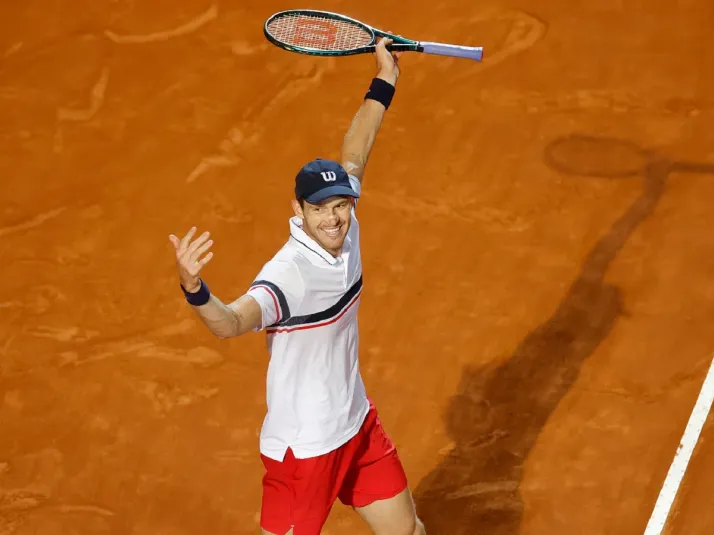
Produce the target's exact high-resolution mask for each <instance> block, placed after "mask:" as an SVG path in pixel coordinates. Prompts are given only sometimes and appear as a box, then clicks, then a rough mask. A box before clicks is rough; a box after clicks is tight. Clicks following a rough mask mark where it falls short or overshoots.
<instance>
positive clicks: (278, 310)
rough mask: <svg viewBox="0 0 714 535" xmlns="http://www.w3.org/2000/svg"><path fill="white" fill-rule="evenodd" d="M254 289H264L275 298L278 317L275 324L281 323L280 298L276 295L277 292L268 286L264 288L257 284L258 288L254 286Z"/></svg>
mask: <svg viewBox="0 0 714 535" xmlns="http://www.w3.org/2000/svg"><path fill="white" fill-rule="evenodd" d="M253 288H262V289H263V290H265V291H266V292H268V293H269V294H270V297H272V298H273V303H274V304H275V313H276V314H277V315H278V319H277V320H275V322H274V323H277V322H279V321H280V307H279V306H278V297H277V296H276V295H275V292H273V290H271V289H270V288H269V287H268V286H264V285H263V284H257V285H256V286H253Z"/></svg>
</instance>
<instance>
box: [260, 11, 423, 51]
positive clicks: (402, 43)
mask: <svg viewBox="0 0 714 535" xmlns="http://www.w3.org/2000/svg"><path fill="white" fill-rule="evenodd" d="M286 15H306V16H310V17H312V16H315V15H319V16H321V17H324V18H326V19H332V20H339V21H343V22H347V23H349V24H354V25H355V26H359V27H360V28H362V29H364V30H365V31H366V32H368V33H369V34H370V35H371V36H372V40H371V42H370V44H369V45H365V46H361V47H358V48H353V49H350V50H320V49H318V48H310V47H301V46H293V45H289V44H287V43H284V42H282V41H279V40H277V39H276V38H275V37H273V36H272V35H271V34H270V32H269V31H268V25H269V24H270V23H271V22H272V21H273V20H275V19H277V18H279V17H284V16H286ZM263 33H264V34H265V38H266V39H267V40H268V41H270V42H271V43H273V44H274V45H275V46H277V47H279V48H282V49H284V50H287V51H289V52H297V53H298V54H306V55H309V56H323V57H326V56H354V55H356V54H370V53H373V52H374V50H375V48H376V46H377V45H376V42H377V37H386V38H387V39H392V41H393V42H392V44H390V45H387V50H389V51H390V52H423V51H424V47H423V46H422V45H421V43H419V42H418V41H413V40H411V39H406V38H404V37H400V36H398V35H393V34H390V33H387V32H383V31H382V30H378V29H376V28H373V27H371V26H370V25H368V24H365V23H364V22H361V21H359V20H357V19H353V18H352V17H348V16H346V15H341V14H339V13H333V12H331V11H320V10H317V9H289V10H285V11H279V12H278V13H274V14H273V15H271V16H270V17H269V18H268V20H266V21H265V24H264V25H263Z"/></svg>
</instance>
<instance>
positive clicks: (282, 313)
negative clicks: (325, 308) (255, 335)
mask: <svg viewBox="0 0 714 535" xmlns="http://www.w3.org/2000/svg"><path fill="white" fill-rule="evenodd" d="M246 293H247V295H250V296H251V297H252V298H253V299H255V300H256V301H257V302H258V305H260V309H261V310H262V313H263V320H262V324H261V325H260V327H259V328H257V329H254V330H255V331H262V330H263V329H265V328H266V327H270V326H272V325H275V324H278V323H281V322H283V321H286V320H288V319H289V318H290V317H291V316H292V315H293V314H294V313H295V311H297V310H298V308H299V307H300V303H301V302H302V299H303V296H304V295H305V285H304V283H303V280H302V277H301V276H300V272H299V271H298V268H297V266H296V265H295V264H294V263H292V262H287V261H284V260H271V261H270V262H268V263H267V264H265V265H264V266H263V268H262V269H261V270H260V272H259V273H258V276H257V277H256V278H255V280H254V281H253V283H252V284H251V285H250V288H249V289H248V291H247V292H246Z"/></svg>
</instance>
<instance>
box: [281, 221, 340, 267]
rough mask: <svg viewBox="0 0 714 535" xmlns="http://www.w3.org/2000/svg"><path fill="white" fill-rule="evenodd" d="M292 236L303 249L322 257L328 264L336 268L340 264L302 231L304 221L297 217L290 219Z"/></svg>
mask: <svg viewBox="0 0 714 535" xmlns="http://www.w3.org/2000/svg"><path fill="white" fill-rule="evenodd" d="M290 236H291V237H292V238H293V239H294V240H296V241H297V242H299V243H300V244H301V245H302V246H303V247H305V248H307V249H309V250H310V251H312V252H313V253H314V254H316V255H318V256H320V257H321V258H322V259H323V260H324V261H325V262H327V263H328V264H330V265H332V266H334V265H335V264H337V263H338V262H339V259H337V258H335V257H334V256H332V255H331V254H330V253H328V252H327V251H326V250H325V249H324V248H323V247H322V246H321V245H320V244H319V243H317V242H316V241H315V240H313V239H312V238H311V237H310V236H308V235H307V234H306V233H305V231H304V230H303V229H302V219H300V218H299V217H297V216H293V217H291V218H290Z"/></svg>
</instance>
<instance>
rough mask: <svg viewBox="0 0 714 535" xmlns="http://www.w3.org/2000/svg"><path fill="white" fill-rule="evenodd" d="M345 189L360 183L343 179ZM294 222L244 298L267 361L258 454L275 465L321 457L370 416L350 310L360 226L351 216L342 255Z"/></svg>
mask: <svg viewBox="0 0 714 535" xmlns="http://www.w3.org/2000/svg"><path fill="white" fill-rule="evenodd" d="M350 183H351V185H352V188H353V189H354V190H355V191H356V192H358V193H359V192H360V183H359V181H358V180H357V179H356V178H355V177H352V176H351V177H350ZM301 223H302V222H301V220H300V218H298V217H293V218H291V219H290V221H289V225H290V238H289V239H288V241H287V243H286V244H285V245H284V246H283V247H282V248H281V249H280V251H278V253H277V254H276V255H275V256H274V257H273V258H272V259H271V260H270V261H268V262H267V263H266V264H265V265H264V266H263V268H262V269H261V271H260V273H259V274H258V276H257V277H256V279H255V281H254V282H253V284H252V285H251V287H250V289H249V290H248V292H247V293H248V295H250V296H252V297H253V298H254V299H255V300H256V301H257V302H258V304H259V305H260V307H261V309H262V311H263V322H262V325H261V326H260V328H258V329H257V330H258V331H260V330H265V331H266V332H267V346H268V351H269V353H270V362H269V364H268V376H267V405H268V411H267V414H266V416H265V420H264V421H263V427H262V429H261V433H260V452H261V453H262V454H263V455H265V456H266V457H269V458H271V459H275V460H278V461H282V460H283V457H284V455H285V452H286V450H287V448H288V447H290V448H292V450H293V454H294V455H295V457H296V458H298V459H302V458H307V457H315V456H318V455H323V454H325V453H328V452H330V451H332V450H334V449H336V448H338V447H340V446H341V445H342V444H344V443H345V442H347V441H348V440H349V439H350V438H352V437H353V436H354V435H355V434H357V432H358V431H359V428H360V427H361V425H362V423H363V421H364V419H365V417H366V416H367V413H368V412H369V401H368V399H367V394H366V392H365V388H364V383H363V382H362V377H361V375H360V370H359V359H358V352H359V341H358V328H357V309H358V307H359V299H360V293H361V291H362V260H361V257H360V249H359V224H358V222H357V217H356V215H355V212H354V210H352V214H351V224H350V229H349V231H348V233H347V236H346V238H345V242H344V245H343V248H342V254H341V256H340V257H339V258H335V257H333V256H332V255H331V254H330V253H328V252H327V251H326V250H324V249H323V248H322V247H321V246H320V245H318V243H317V242H316V241H314V240H313V239H312V238H310V237H309V236H308V235H307V234H306V233H305V232H304V231H303V230H302V226H301Z"/></svg>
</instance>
